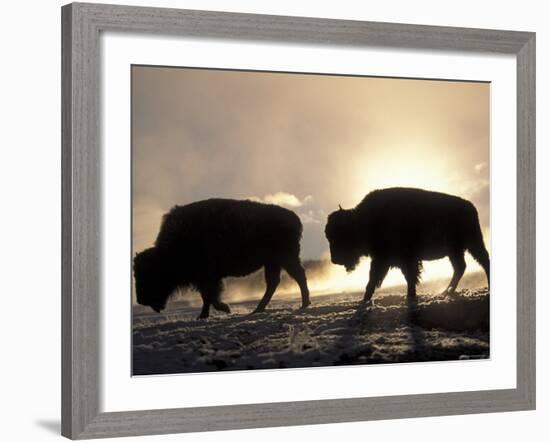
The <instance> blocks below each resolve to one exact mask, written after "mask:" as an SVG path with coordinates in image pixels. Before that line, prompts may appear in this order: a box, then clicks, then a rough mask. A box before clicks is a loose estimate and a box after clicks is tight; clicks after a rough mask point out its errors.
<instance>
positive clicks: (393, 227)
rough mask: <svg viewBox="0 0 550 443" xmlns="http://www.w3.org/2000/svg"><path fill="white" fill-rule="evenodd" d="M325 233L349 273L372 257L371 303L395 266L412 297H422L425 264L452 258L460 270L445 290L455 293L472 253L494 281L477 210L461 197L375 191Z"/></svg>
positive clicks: (333, 217) (338, 215)
mask: <svg viewBox="0 0 550 443" xmlns="http://www.w3.org/2000/svg"><path fill="white" fill-rule="evenodd" d="M325 234H326V237H327V239H328V241H329V244H330V253H331V260H332V262H333V263H334V264H340V265H344V266H345V267H346V269H347V270H348V271H349V270H352V269H353V268H355V266H356V265H357V263H358V262H359V259H360V258H361V257H362V256H370V257H371V259H372V262H371V267H370V273H369V281H368V284H367V287H366V289H365V297H364V299H365V300H366V301H368V300H370V298H371V297H372V295H373V294H374V291H375V289H376V288H378V287H380V285H381V284H382V282H383V280H384V278H385V277H386V274H387V273H388V271H389V269H390V268H391V267H398V268H400V269H401V271H402V272H403V275H404V277H405V280H406V281H407V296H408V297H409V298H414V297H416V285H417V284H418V281H419V279H420V273H421V270H422V261H423V260H436V259H440V258H443V257H449V259H450V261H451V264H452V266H453V269H454V273H453V277H452V279H451V281H450V283H449V285H448V287H447V289H446V290H445V292H449V293H451V292H454V291H455V290H456V287H457V286H458V282H459V281H460V279H461V278H462V275H463V274H464V271H465V269H466V262H465V261H464V252H465V251H466V250H467V251H468V252H470V254H471V255H472V256H473V257H474V259H475V260H476V261H477V262H478V263H479V264H480V265H481V266H482V267H483V269H484V271H485V274H486V275H487V282H489V280H490V278H489V254H488V252H487V249H485V245H484V243H483V236H482V233H481V228H480V226H479V219H478V214H477V210H476V208H475V207H474V205H473V204H472V203H470V202H469V201H467V200H464V199H462V198H460V197H455V196H452V195H447V194H443V193H439V192H430V191H425V190H422V189H413V188H390V189H382V190H377V191H373V192H371V193H369V194H368V195H367V196H366V197H365V198H364V199H363V201H361V203H359V204H358V205H357V206H356V207H355V208H353V209H350V210H344V209H342V208H340V210H338V211H335V212H333V213H332V214H330V215H329V217H328V222H327V225H326V228H325Z"/></svg>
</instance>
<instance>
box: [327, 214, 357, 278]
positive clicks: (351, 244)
mask: <svg viewBox="0 0 550 443" xmlns="http://www.w3.org/2000/svg"><path fill="white" fill-rule="evenodd" d="M354 234H355V226H354V223H353V214H352V210H345V209H342V208H341V207H340V209H339V210H338V211H335V212H333V213H332V214H330V215H329V216H328V221H327V225H326V227H325V235H326V237H327V240H328V242H329V245H330V259H331V261H332V263H334V264H335V265H343V266H345V267H346V271H348V272H351V271H353V270H354V269H355V267H356V266H357V264H358V263H359V259H360V258H361V253H360V252H359V249H358V245H357V241H356V239H355V235H354Z"/></svg>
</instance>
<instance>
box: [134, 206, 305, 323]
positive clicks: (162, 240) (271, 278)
mask: <svg viewBox="0 0 550 443" xmlns="http://www.w3.org/2000/svg"><path fill="white" fill-rule="evenodd" d="M301 236H302V223H301V222H300V219H299V218H298V216H297V215H296V214H295V213H294V212H292V211H290V210H288V209H284V208H281V207H280V206H276V205H270V204H263V203H258V202H253V201H249V200H229V199H210V200H204V201H198V202H195V203H191V204H188V205H185V206H176V207H174V208H172V210H171V211H170V212H169V213H168V214H166V215H165V216H164V218H163V220H162V225H161V227H160V232H159V234H158V237H157V239H156V241H155V245H154V246H153V247H151V248H149V249H146V250H144V251H142V252H140V253H139V254H137V255H136V257H135V258H134V277H135V282H136V295H137V301H138V303H140V304H142V305H146V306H150V307H151V308H152V309H154V310H155V311H157V312H160V311H161V310H162V309H164V307H165V306H166V302H167V300H168V298H169V297H170V295H171V294H172V293H173V292H174V291H175V290H176V289H177V288H189V287H191V288H194V289H196V290H198V291H199V292H200V294H201V297H202V301H203V306H202V311H201V313H200V316H199V318H207V317H208V314H209V309H210V305H212V306H213V307H214V308H215V309H217V310H218V311H224V312H230V309H229V306H227V305H226V304H225V303H223V302H222V301H221V298H220V296H221V292H222V280H223V278H224V277H229V276H234V277H240V276H245V275H248V274H251V273H252V272H254V271H257V270H259V269H260V268H262V267H264V270H265V281H266V284H267V288H266V291H265V294H264V296H263V298H262V299H261V301H260V303H259V304H258V307H257V308H256V310H255V311H254V312H261V311H263V310H264V309H265V307H266V306H267V304H268V303H269V301H270V299H271V297H272V296H273V293H274V292H275V289H276V288H277V286H278V284H279V281H280V273H281V269H284V270H286V271H287V272H288V274H289V275H290V276H291V277H292V278H294V279H295V280H296V281H297V282H298V285H299V286H300V291H301V294H302V308H305V307H306V306H308V305H309V304H310V301H309V291H308V287H307V282H306V275H305V272H304V268H303V267H302V265H301V263H300V239H301Z"/></svg>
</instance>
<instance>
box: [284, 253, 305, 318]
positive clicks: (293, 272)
mask: <svg viewBox="0 0 550 443" xmlns="http://www.w3.org/2000/svg"><path fill="white" fill-rule="evenodd" d="M284 268H285V271H286V272H288V275H290V276H291V277H292V278H293V279H294V280H296V283H298V286H300V293H301V294H302V309H305V308H307V307H308V306H309V305H310V304H311V302H310V300H309V289H308V287H307V279H306V271H304V268H303V267H302V265H301V264H300V260H299V259H298V260H296V261H294V262H293V263H292V264H289V265H285V266H284Z"/></svg>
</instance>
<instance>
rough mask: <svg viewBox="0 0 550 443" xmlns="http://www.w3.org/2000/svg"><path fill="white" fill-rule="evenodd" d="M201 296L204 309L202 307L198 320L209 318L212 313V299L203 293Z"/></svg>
mask: <svg viewBox="0 0 550 443" xmlns="http://www.w3.org/2000/svg"><path fill="white" fill-rule="evenodd" d="M201 297H202V309H201V313H200V314H199V316H198V317H197V320H202V319H204V318H208V316H209V315H210V301H209V300H208V298H206V297H205V296H204V295H202V294H201Z"/></svg>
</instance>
